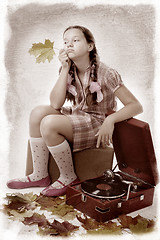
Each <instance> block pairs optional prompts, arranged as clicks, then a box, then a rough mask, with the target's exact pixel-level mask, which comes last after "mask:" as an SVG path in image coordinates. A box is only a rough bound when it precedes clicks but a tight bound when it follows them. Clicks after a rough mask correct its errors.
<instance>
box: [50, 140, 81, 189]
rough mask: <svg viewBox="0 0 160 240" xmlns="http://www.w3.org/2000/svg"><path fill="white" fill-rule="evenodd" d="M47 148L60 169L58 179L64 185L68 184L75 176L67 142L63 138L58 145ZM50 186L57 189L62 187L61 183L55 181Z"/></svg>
mask: <svg viewBox="0 0 160 240" xmlns="http://www.w3.org/2000/svg"><path fill="white" fill-rule="evenodd" d="M48 149H49V151H50V153H51V154H52V156H53V158H54V160H55V162H56V163H57V165H58V168H59V171H60V177H59V178H58V180H59V181H60V182H62V183H63V184H64V185H68V184H70V183H71V182H73V181H74V180H75V179H76V178H77V176H76V174H75V172H74V167H73V161H72V154H71V149H70V146H69V144H68V142H67V141H66V140H64V142H62V143H61V144H59V145H56V146H51V147H50V146H48ZM52 187H54V188H56V189H59V188H62V187H63V185H62V184H60V183H59V182H57V181H56V182H54V183H53V184H52Z"/></svg>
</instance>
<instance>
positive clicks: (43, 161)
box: [20, 138, 49, 182]
mask: <svg viewBox="0 0 160 240" xmlns="http://www.w3.org/2000/svg"><path fill="white" fill-rule="evenodd" d="M30 147H31V153H32V161H33V173H32V174H30V175H28V176H29V178H30V180H31V181H38V180H41V179H42V178H45V177H47V176H48V157H49V150H48V148H47V146H46V144H45V142H44V140H43V138H30ZM20 180H21V181H24V182H28V178H27V177H24V178H21V179H20Z"/></svg>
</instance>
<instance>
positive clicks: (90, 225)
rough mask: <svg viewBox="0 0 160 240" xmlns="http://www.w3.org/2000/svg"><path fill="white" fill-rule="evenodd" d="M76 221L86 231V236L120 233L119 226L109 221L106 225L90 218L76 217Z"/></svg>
mask: <svg viewBox="0 0 160 240" xmlns="http://www.w3.org/2000/svg"><path fill="white" fill-rule="evenodd" d="M77 219H78V220H79V221H80V222H81V223H82V227H83V228H85V229H86V230H87V233H88V234H109V233H114V234H120V233H122V232H121V230H122V228H121V226H120V225H119V226H118V225H117V223H115V222H112V221H109V222H106V223H103V222H97V221H96V220H94V219H92V218H88V217H86V216H85V218H82V217H79V216H77Z"/></svg>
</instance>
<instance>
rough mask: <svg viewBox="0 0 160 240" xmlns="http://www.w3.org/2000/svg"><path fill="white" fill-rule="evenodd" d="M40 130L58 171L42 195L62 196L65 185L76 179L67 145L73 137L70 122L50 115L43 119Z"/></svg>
mask: <svg viewBox="0 0 160 240" xmlns="http://www.w3.org/2000/svg"><path fill="white" fill-rule="evenodd" d="M40 130H41V134H42V137H43V139H44V140H45V142H46V144H47V146H48V149H49V151H50V153H51V154H52V156H53V158H54V159H55V162H56V163H57V165H58V167H59V171H60V177H59V178H58V180H57V181H56V182H54V183H53V184H52V185H51V186H49V187H47V188H45V189H44V190H43V191H42V194H44V195H47V196H59V195H63V194H65V192H66V189H67V185H68V184H70V183H71V182H73V181H74V180H76V179H77V176H76V174H75V172H74V167H73V162H72V154H71V149H70V146H69V144H68V141H69V142H72V137H73V133H72V125H71V122H70V120H69V119H68V118H67V117H66V116H64V115H50V116H47V117H45V118H43V120H42V121H41V126H40ZM67 140H68V141H67Z"/></svg>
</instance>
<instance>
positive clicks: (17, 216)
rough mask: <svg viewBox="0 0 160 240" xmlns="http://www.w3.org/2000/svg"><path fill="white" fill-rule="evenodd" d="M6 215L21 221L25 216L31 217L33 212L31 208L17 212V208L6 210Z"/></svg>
mask: <svg viewBox="0 0 160 240" xmlns="http://www.w3.org/2000/svg"><path fill="white" fill-rule="evenodd" d="M8 215H9V216H10V219H12V220H18V221H20V222H23V221H24V219H25V218H26V217H31V216H32V215H33V212H32V210H28V211H26V210H25V211H23V212H18V211H17V210H10V211H9V212H8Z"/></svg>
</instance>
